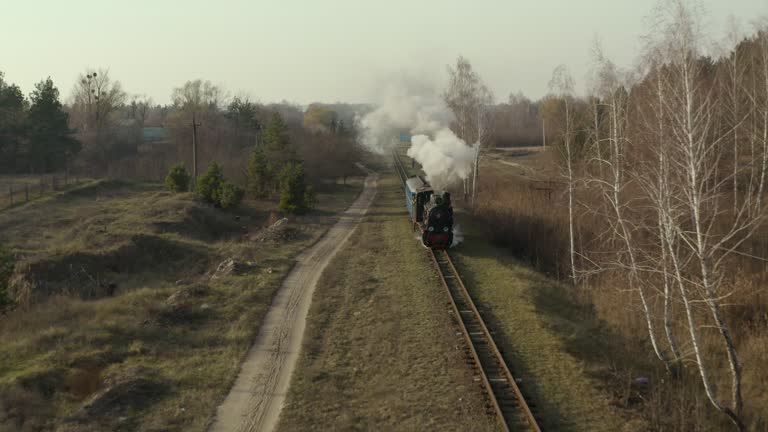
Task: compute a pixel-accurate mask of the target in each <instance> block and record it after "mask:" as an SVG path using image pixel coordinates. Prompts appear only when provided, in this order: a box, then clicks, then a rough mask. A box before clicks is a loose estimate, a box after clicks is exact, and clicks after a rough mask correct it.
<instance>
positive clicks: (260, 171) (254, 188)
mask: <svg viewBox="0 0 768 432" xmlns="http://www.w3.org/2000/svg"><path fill="white" fill-rule="evenodd" d="M271 183H273V180H272V177H271V176H270V170H269V165H268V163H267V157H266V155H265V154H264V150H263V149H261V148H260V147H256V148H254V149H253V152H251V157H250V159H249V160H248V192H249V193H250V194H251V195H252V196H253V197H255V198H260V197H263V196H266V195H267V191H268V190H269V189H270V184H271Z"/></svg>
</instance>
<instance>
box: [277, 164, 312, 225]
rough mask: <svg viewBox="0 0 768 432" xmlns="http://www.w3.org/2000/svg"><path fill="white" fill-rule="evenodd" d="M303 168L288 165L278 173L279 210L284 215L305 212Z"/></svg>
mask: <svg viewBox="0 0 768 432" xmlns="http://www.w3.org/2000/svg"><path fill="white" fill-rule="evenodd" d="M306 189H307V187H306V185H305V184H304V167H302V166H301V164H298V163H289V164H288V165H286V166H285V167H284V168H283V170H282V171H281V172H280V210H281V211H283V212H285V213H304V212H305V211H306V210H307V207H306V200H305V192H306Z"/></svg>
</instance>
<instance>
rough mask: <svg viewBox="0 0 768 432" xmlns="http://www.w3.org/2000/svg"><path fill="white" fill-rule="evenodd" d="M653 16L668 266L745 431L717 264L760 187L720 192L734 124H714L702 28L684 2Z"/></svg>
mask: <svg viewBox="0 0 768 432" xmlns="http://www.w3.org/2000/svg"><path fill="white" fill-rule="evenodd" d="M657 17H658V18H659V20H658V26H657V28H654V29H653V31H654V34H655V35H658V36H656V37H655V41H654V43H653V47H652V48H653V51H652V52H653V55H656V56H658V58H659V63H662V64H663V65H664V68H665V72H666V73H664V74H662V75H661V78H660V79H661V80H662V83H661V86H662V87H663V89H662V93H663V94H664V95H665V97H664V99H663V100H662V103H663V114H664V118H665V119H667V122H666V124H665V125H664V126H665V127H666V128H667V129H668V131H667V134H666V136H667V137H668V139H667V140H666V141H665V149H664V152H663V155H664V157H665V158H666V162H667V163H668V164H669V165H668V168H667V169H665V170H664V171H662V172H661V173H659V175H661V176H663V178H662V180H661V181H662V182H663V183H665V184H666V185H667V186H668V187H667V189H666V192H665V195H666V196H664V197H663V199H661V200H659V202H658V205H659V207H660V211H661V220H662V221H661V224H662V231H663V233H664V235H663V239H664V244H665V245H666V250H667V252H668V257H669V260H670V261H669V262H670V263H671V269H670V273H671V277H672V278H673V280H674V281H675V284H676V285H677V287H678V289H679V294H680V298H681V299H682V303H683V307H684V309H685V313H686V317H687V330H688V333H689V335H690V342H691V346H692V350H693V355H694V358H695V361H696V366H697V369H698V372H699V375H700V377H701V381H702V384H703V386H704V390H705V393H706V396H707V398H708V399H709V401H710V402H711V403H712V405H713V406H714V407H715V408H716V409H718V410H719V411H721V412H723V413H724V414H726V415H727V416H728V417H729V418H730V419H731V420H732V421H733V423H734V424H735V425H736V426H737V428H738V429H739V430H745V425H744V422H743V420H742V418H741V410H742V406H743V401H742V393H741V385H742V367H741V363H740V361H739V357H738V353H737V351H736V346H735V343H734V341H733V337H732V335H731V331H730V329H729V327H728V324H727V323H726V321H725V318H724V316H723V311H722V301H723V299H725V298H727V297H728V295H730V292H729V291H728V289H729V286H728V283H727V281H726V275H725V272H724V268H723V266H724V263H725V262H726V259H727V258H728V257H729V256H731V255H733V254H734V253H738V252H739V247H740V246H741V245H742V244H743V243H744V242H745V241H746V240H747V239H748V238H749V237H750V236H752V234H753V233H754V232H755V230H756V229H757V227H758V226H759V224H760V223H761V222H762V220H763V216H762V215H763V211H762V209H760V208H755V205H754V204H751V203H754V202H757V201H759V199H756V198H757V197H751V198H755V199H745V197H746V195H754V194H756V191H757V190H759V188H760V187H757V188H749V189H747V190H746V191H739V190H737V191H736V192H735V193H736V194H737V196H735V197H734V198H735V199H734V201H736V202H735V203H728V202H727V201H726V200H723V199H722V198H721V197H722V194H723V192H725V191H726V190H727V189H731V190H732V185H733V176H735V175H736V174H738V171H737V172H736V173H729V174H725V173H724V172H723V171H724V170H722V169H721V165H722V163H723V159H724V156H725V155H726V153H727V148H726V145H727V144H728V141H729V139H733V129H734V126H736V125H738V123H736V124H733V123H732V124H731V125H730V128H727V129H725V130H722V129H720V128H718V127H717V126H718V122H719V121H721V119H720V116H722V115H723V113H722V111H721V110H719V109H718V108H719V107H718V102H719V101H718V100H717V99H716V94H715V90H716V86H715V85H713V83H712V82H711V81H712V80H711V78H710V77H708V75H707V72H706V71H707V67H706V66H707V65H706V63H705V62H704V61H702V59H701V57H700V48H699V47H700V44H701V39H702V36H701V34H702V33H701V30H700V28H699V20H698V17H697V15H696V13H695V11H694V10H692V9H691V8H689V7H688V6H687V5H686V4H685V3H684V2H683V1H681V0H673V1H669V2H667V3H666V4H665V5H664V7H663V8H661V9H660V10H659V14H658V15H657ZM739 85H741V84H740V83H737V86H739ZM759 175H760V176H762V173H760V174H759ZM747 183H748V184H757V183H758V182H753V181H752V180H749V181H748V182H747ZM726 206H727V207H728V208H732V210H731V214H730V215H729V217H728V218H723V217H722V215H724V214H725V213H726V210H727V209H726V208H725V207H726ZM699 303H700V304H703V305H705V306H706V309H707V311H708V313H709V315H710V317H711V321H712V323H713V324H714V327H715V329H717V332H718V334H719V336H720V341H721V347H722V349H723V351H724V352H725V357H726V360H727V364H728V365H729V372H730V381H731V386H730V387H731V392H730V393H731V394H730V399H731V402H730V405H727V404H726V403H724V402H723V401H722V399H721V397H720V395H719V394H718V392H717V389H716V387H715V385H714V382H713V378H712V374H713V369H711V368H710V367H709V364H710V362H711V361H712V360H711V358H708V356H707V355H705V353H704V352H703V347H702V342H701V335H700V333H701V329H702V327H704V326H706V323H702V322H701V321H704V317H705V316H704V315H702V314H701V313H697V310H696V308H695V305H696V304H699Z"/></svg>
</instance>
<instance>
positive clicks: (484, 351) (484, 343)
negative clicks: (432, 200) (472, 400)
mask: <svg viewBox="0 0 768 432" xmlns="http://www.w3.org/2000/svg"><path fill="white" fill-rule="evenodd" d="M392 155H393V159H394V161H395V169H396V170H397V174H398V176H399V177H400V180H401V181H402V182H405V180H406V179H407V177H408V175H407V171H406V170H405V167H403V164H402V162H401V161H400V157H399V156H398V154H397V152H396V151H393V154H392ZM428 251H429V256H430V258H431V259H432V262H433V263H434V265H435V268H436V269H437V271H438V276H439V278H440V283H441V284H442V285H443V287H444V288H445V291H446V293H447V295H448V298H449V299H450V303H451V309H452V311H453V313H454V317H455V318H456V322H457V324H458V326H459V329H460V333H461V334H462V335H463V337H464V340H465V341H466V350H467V355H468V357H469V358H470V359H471V361H472V362H473V363H474V365H475V366H476V367H477V370H478V375H479V377H478V379H479V381H480V382H481V383H482V385H483V388H484V389H485V390H486V392H487V394H488V397H489V400H490V405H491V410H492V411H493V413H494V414H495V415H496V417H497V418H498V420H499V423H500V424H501V426H502V427H503V428H504V430H507V431H510V430H514V431H518V430H532V431H535V432H540V431H541V428H540V427H539V424H538V421H537V419H536V417H535V416H534V414H533V411H531V405H529V404H528V402H527V401H526V400H525V397H524V396H523V393H522V392H521V391H520V387H519V386H518V383H517V381H516V380H515V378H514V376H513V375H512V373H511V372H510V370H509V367H507V363H506V362H505V361H504V356H503V355H502V354H501V351H499V348H498V346H496V342H495V341H494V340H493V333H492V332H491V331H489V330H488V326H487V325H486V324H485V321H483V318H482V316H481V315H480V312H479V311H478V310H477V307H475V303H474V302H473V301H472V297H471V296H470V295H469V291H467V287H466V286H465V285H464V281H463V280H462V279H461V275H460V274H459V271H458V270H457V269H456V266H455V265H454V264H453V260H452V259H451V255H450V254H449V253H448V251H446V250H435V249H428Z"/></svg>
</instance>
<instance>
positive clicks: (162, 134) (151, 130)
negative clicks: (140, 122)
mask: <svg viewBox="0 0 768 432" xmlns="http://www.w3.org/2000/svg"><path fill="white" fill-rule="evenodd" d="M141 132H142V138H143V140H144V142H154V141H164V140H167V139H168V129H166V128H164V127H145V128H143V129H142V130H141Z"/></svg>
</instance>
